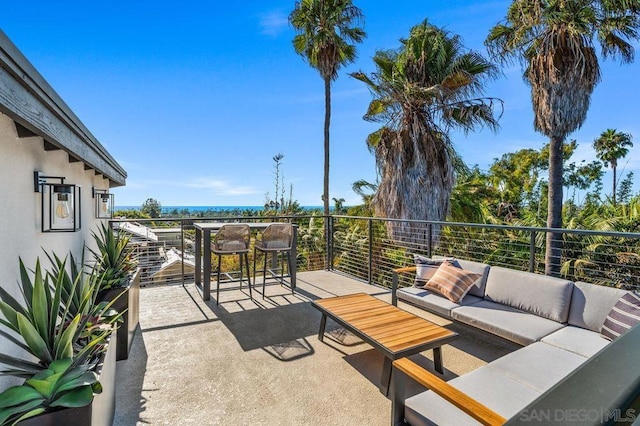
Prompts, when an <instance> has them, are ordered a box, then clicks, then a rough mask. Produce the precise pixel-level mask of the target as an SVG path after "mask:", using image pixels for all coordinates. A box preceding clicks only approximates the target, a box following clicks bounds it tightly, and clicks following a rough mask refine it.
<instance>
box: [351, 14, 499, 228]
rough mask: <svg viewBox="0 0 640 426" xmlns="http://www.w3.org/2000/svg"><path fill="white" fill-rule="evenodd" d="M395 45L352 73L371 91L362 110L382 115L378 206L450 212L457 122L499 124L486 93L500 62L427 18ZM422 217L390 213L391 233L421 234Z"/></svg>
mask: <svg viewBox="0 0 640 426" xmlns="http://www.w3.org/2000/svg"><path fill="white" fill-rule="evenodd" d="M400 42H401V46H400V48H399V49H397V50H381V51H378V52H376V54H375V56H374V58H373V61H374V63H375V66H376V70H375V72H373V73H372V74H370V75H367V74H365V73H363V72H356V73H353V74H351V76H352V77H354V78H356V79H358V80H360V81H362V82H364V83H365V84H366V85H367V86H368V88H369V90H370V91H371V93H372V95H373V100H372V101H371V102H370V103H369V108H368V110H367V113H366V114H365V116H364V119H365V120H367V121H373V122H378V123H382V127H381V128H380V129H379V130H377V131H376V132H374V133H372V134H370V135H369V136H368V138H367V145H368V146H369V148H370V149H371V150H372V151H374V153H375V156H376V166H377V168H378V173H379V174H380V184H379V185H378V190H377V192H376V195H375V196H374V198H373V206H374V208H375V211H376V214H377V215H379V216H383V217H389V218H394V219H419V220H437V221H440V220H445V219H446V217H447V214H448V213H449V207H450V204H449V202H450V197H451V191H452V188H453V185H454V182H455V170H454V163H455V161H456V154H455V151H454V147H453V143H452V141H451V138H450V136H449V133H450V131H451V130H452V129H460V130H462V131H465V132H467V131H472V130H475V129H477V128H479V127H481V126H488V127H489V128H492V129H496V128H497V118H496V116H495V115H494V104H495V102H494V101H495V99H492V98H488V97H485V96H483V91H484V85H485V83H486V82H487V79H489V78H492V77H494V76H495V72H496V69H495V67H494V66H493V64H491V63H490V62H488V61H487V60H486V59H485V58H483V57H482V55H481V54H479V53H477V52H474V51H468V50H466V49H465V48H464V46H463V45H462V42H461V40H460V37H459V36H457V35H453V34H450V33H448V32H447V31H445V30H444V29H441V28H438V27H436V26H434V25H431V24H429V23H428V22H427V21H426V20H425V21H424V22H422V23H420V24H418V25H416V26H414V27H413V28H412V29H411V31H410V33H409V37H408V38H407V39H402V40H400ZM419 227H420V225H419V224H418V225H416V224H415V223H413V222H403V221H392V222H389V224H388V232H389V236H390V237H391V238H393V239H403V240H407V239H408V240H411V239H413V238H421V237H419V235H418V233H419V232H421V230H420V229H418V228H419Z"/></svg>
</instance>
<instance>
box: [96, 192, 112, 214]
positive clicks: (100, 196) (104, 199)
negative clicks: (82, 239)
mask: <svg viewBox="0 0 640 426" xmlns="http://www.w3.org/2000/svg"><path fill="white" fill-rule="evenodd" d="M92 192H93V198H94V199H95V200H96V201H95V206H96V207H95V208H96V218H98V219H111V218H112V217H113V194H110V193H109V190H107V189H97V188H93V190H92Z"/></svg>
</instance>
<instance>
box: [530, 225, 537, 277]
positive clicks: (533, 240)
mask: <svg viewBox="0 0 640 426" xmlns="http://www.w3.org/2000/svg"><path fill="white" fill-rule="evenodd" d="M535 271H536V231H531V239H530V240H529V272H535Z"/></svg>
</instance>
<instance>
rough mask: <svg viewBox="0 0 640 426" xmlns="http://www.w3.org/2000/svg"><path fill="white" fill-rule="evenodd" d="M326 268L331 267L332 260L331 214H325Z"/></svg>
mask: <svg viewBox="0 0 640 426" xmlns="http://www.w3.org/2000/svg"><path fill="white" fill-rule="evenodd" d="M324 234H325V235H324V252H325V258H324V269H325V270H329V269H330V267H331V261H330V257H329V256H330V254H331V253H330V252H331V249H330V245H331V216H324Z"/></svg>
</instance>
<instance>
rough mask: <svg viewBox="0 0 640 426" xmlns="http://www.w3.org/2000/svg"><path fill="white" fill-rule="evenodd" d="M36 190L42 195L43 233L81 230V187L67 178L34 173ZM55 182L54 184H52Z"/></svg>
mask: <svg viewBox="0 0 640 426" xmlns="http://www.w3.org/2000/svg"><path fill="white" fill-rule="evenodd" d="M33 180H34V190H35V192H39V193H40V194H42V197H41V198H42V232H75V231H77V230H78V229H80V225H81V223H80V187H79V186H78V185H74V184H69V183H64V180H65V178H64V177H59V176H44V175H43V174H42V173H41V172H38V171H36V172H33ZM51 181H54V182H51Z"/></svg>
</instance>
